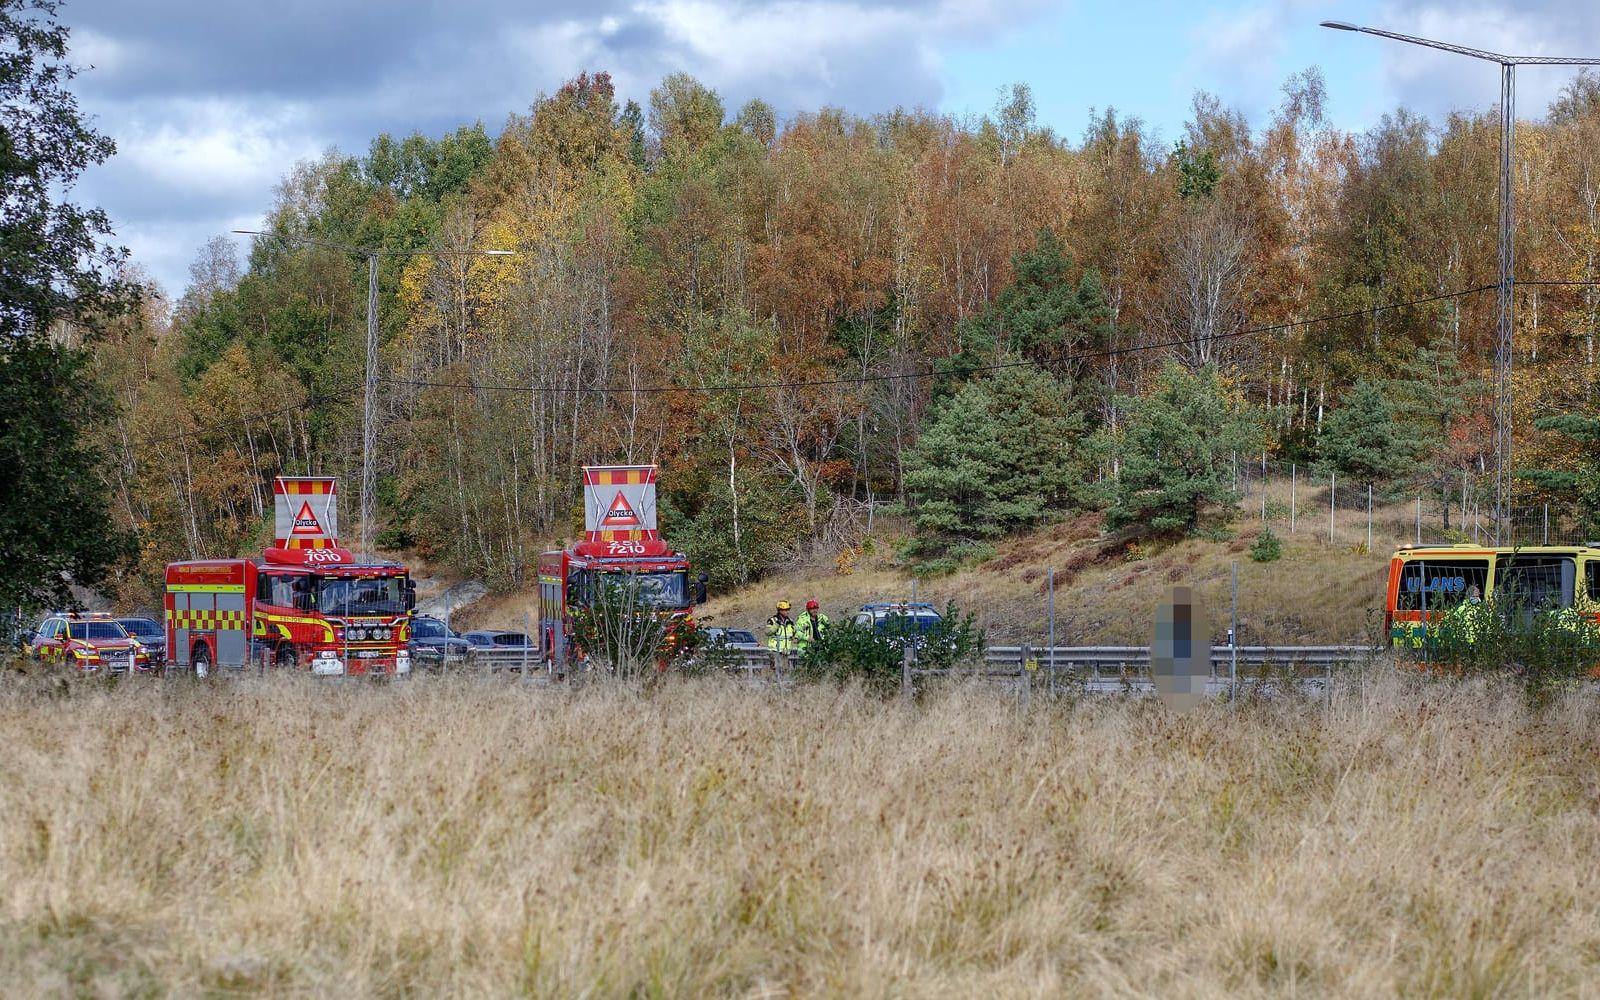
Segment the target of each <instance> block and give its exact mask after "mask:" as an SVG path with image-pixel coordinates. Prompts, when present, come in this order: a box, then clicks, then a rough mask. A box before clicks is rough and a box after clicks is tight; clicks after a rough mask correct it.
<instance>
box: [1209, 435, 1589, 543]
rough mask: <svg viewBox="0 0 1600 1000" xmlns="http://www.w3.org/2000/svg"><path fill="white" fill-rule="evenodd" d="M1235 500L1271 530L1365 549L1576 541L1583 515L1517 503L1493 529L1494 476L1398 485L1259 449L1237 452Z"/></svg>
mask: <svg viewBox="0 0 1600 1000" xmlns="http://www.w3.org/2000/svg"><path fill="white" fill-rule="evenodd" d="M1232 465H1233V468H1232V477H1233V483H1234V490H1235V492H1237V493H1238V495H1239V498H1240V499H1239V505H1240V508H1241V509H1242V510H1244V511H1245V512H1246V513H1247V514H1252V515H1254V516H1255V517H1257V518H1259V519H1260V520H1261V521H1262V522H1263V523H1265V524H1268V525H1270V526H1271V527H1272V528H1273V529H1274V530H1275V531H1280V532H1287V533H1290V534H1295V535H1302V534H1310V535H1311V536H1313V537H1319V538H1321V539H1323V540H1324V541H1325V542H1326V543H1327V544H1329V545H1360V546H1365V547H1366V548H1367V549H1368V550H1369V551H1372V550H1377V549H1382V548H1389V547H1394V546H1396V545H1448V544H1455V543H1472V544H1478V545H1577V544H1581V543H1584V542H1587V541H1590V540H1591V539H1589V538H1587V537H1585V535H1586V532H1585V530H1584V524H1583V519H1582V518H1581V517H1579V515H1578V513H1577V512H1576V511H1575V510H1574V509H1572V508H1570V507H1567V506H1564V505H1554V504H1535V505H1519V506H1515V507H1513V508H1511V510H1510V511H1509V512H1508V517H1507V522H1506V524H1505V525H1503V526H1502V527H1501V530H1500V531H1499V532H1496V530H1495V527H1496V526H1495V518H1494V498H1493V492H1492V490H1493V486H1492V482H1490V481H1487V477H1477V476H1474V475H1472V474H1471V473H1470V472H1469V471H1466V470H1459V471H1457V472H1455V473H1450V474H1441V475H1438V476H1436V477H1434V478H1432V480H1431V481H1428V482H1425V483H1422V484H1418V483H1416V482H1412V483H1409V484H1400V485H1396V484H1393V483H1382V482H1362V481H1359V480H1356V481H1352V480H1351V479H1350V478H1349V477H1346V476H1340V475H1338V473H1336V472H1329V471H1323V470H1319V469H1317V468H1315V467H1308V466H1305V465H1301V464H1300V463H1297V462H1278V461H1273V460H1271V459H1269V458H1268V457H1267V456H1265V455H1257V456H1250V457H1246V456H1235V457H1234V458H1233V460H1232Z"/></svg>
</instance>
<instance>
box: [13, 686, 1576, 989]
mask: <svg viewBox="0 0 1600 1000" xmlns="http://www.w3.org/2000/svg"><path fill="white" fill-rule="evenodd" d="M1521 706H1522V702H1521V701H1520V700H1519V699H1518V698H1517V697H1516V695H1515V694H1503V695H1496V694H1494V693H1492V692H1486V691H1484V690H1483V689H1480V688H1477V687H1468V686H1460V687H1447V686H1440V685H1426V686H1425V685H1423V683H1422V682H1421V681H1420V680H1419V679H1417V678H1415V677H1412V678H1409V679H1401V678H1395V677H1392V676H1386V677H1376V678H1373V679H1371V680H1370V681H1369V683H1368V684H1367V685H1366V686H1365V687H1362V688H1352V689H1349V690H1341V691H1339V692H1338V693H1337V694H1336V696H1335V698H1334V700H1333V702H1332V705H1331V706H1329V707H1324V706H1323V705H1322V704H1321V703H1320V702H1318V703H1305V702H1296V701H1283V702H1279V703H1276V704H1271V705H1249V704H1246V705H1242V706H1239V707H1237V708H1236V709H1232V710H1230V708H1229V707H1228V706H1226V705H1221V704H1218V705H1212V706H1208V707H1205V708H1202V709H1200V710H1198V711H1197V712H1196V713H1194V714H1192V715H1190V716H1186V717H1173V716H1170V715H1167V714H1166V713H1164V712H1163V711H1161V710H1160V709H1159V707H1158V706H1155V705H1153V704H1149V703H1138V702H1131V701H1127V700H1122V699H1106V700H1097V701H1093V702H1086V703H1083V704H1071V703H1059V704H1050V705H1047V704H1044V703H1043V702H1042V700H1036V701H1035V703H1034V705H1033V707H1032V708H1031V709H1028V710H1021V709H1019V708H1018V707H1017V705H1016V704H1015V703H1014V702H1013V701H1011V700H1009V699H1007V698H1005V697H1003V696H1001V695H998V694H996V693H994V692H989V691H985V690H965V689H958V690H954V691H950V692H946V693H944V694H936V695H935V696H933V697H931V698H930V699H929V700H928V702H927V703H925V704H922V705H918V706H915V707H910V708H908V707H905V706H903V705H900V704H898V703H882V702H877V701H874V700H871V699H868V698H864V697H862V696H860V695H859V694H857V693H851V692H840V691H838V690H837V689H834V688H831V687H813V688H801V689H799V690H797V691H795V692H792V693H790V694H786V695H784V696H781V697H775V696H772V695H770V694H768V693H764V692H760V691H753V690H750V689H747V688H741V687H739V686H738V685H737V684H736V683H734V682H731V681H725V680H723V679H708V680H704V681H692V682H679V683H669V684H667V685H665V686H664V687H663V688H661V689H660V690H658V691H656V692H655V693H653V694H650V695H640V694H638V693H636V692H633V691H630V690H626V689H619V688H607V687H602V688H590V689H587V690H577V691H570V690H547V689H540V688H534V687H527V686H522V685H519V684H516V683H511V684H508V685H501V684H496V683H483V682H477V681H472V680H468V679H462V678H419V679H417V680H416V681H414V682H411V683H408V684H402V685H395V686H393V687H372V686H367V685H331V686H330V685H323V684H315V683H311V682H309V681H308V680H307V679H305V678H295V677H274V678H269V679H268V680H267V681H265V682H263V681H255V680H251V681H245V682H240V683H237V684H223V685H211V686H205V685H198V686H197V685H194V684H191V683H187V682H182V681H172V682H167V683H135V684H129V685H122V686H120V687H106V686H104V685H100V684H92V683H90V684H84V683H72V684H57V683H46V682H45V681H43V680H40V679H38V678H36V677H34V676H30V675H22V674H19V673H17V672H15V671H10V670H8V671H6V672H5V673H3V674H0V740H3V742H4V744H5V746H6V753H5V754H4V755H0V982H4V983H6V984H7V987H8V992H11V993H14V994H16V995H23V996H34V995H68V994H76V995H159V994H168V993H170V994H176V995H189V996H192V995H200V994H208V993H209V994H221V993H236V992H258V991H259V992H269V993H276V994H285V995H290V994H293V995H300V994H316V995H329V994H336V995H341V996H350V997H357V996H371V995H424V996H430V995H432V996H438V995H489V996H507V995H513V994H520V993H526V994H532V995H537V996H572V995H597V996H616V995H668V996H708V995H711V996H715V995H763V996H777V995H819V994H820V995H846V996H885V995H906V996H951V997H955V996H963V997H964V996H973V995H991V996H992V995H999V996H1015V995H1039V994H1061V993H1066V994H1100V995H1104V994H1127V993H1147V994H1148V993H1154V994H1161V995H1184V996H1220V995H1229V996H1238V995H1245V996H1253V995H1266V994H1281V993H1286V992H1288V993H1293V992H1301V993H1305V994H1307V995H1333V994H1337V995H1365V996H1376V995H1395V994H1406V995H1424V996H1434V995H1438V996H1462V995H1475V996H1491V995H1492V996H1517V995H1549V994H1582V993H1583V992H1584V991H1585V990H1587V989H1588V988H1589V987H1588V986H1587V985H1586V984H1592V983H1594V982H1595V981H1596V979H1597V977H1600V904H1597V902H1596V897H1595V894H1594V893H1593V892H1592V891H1590V890H1589V889H1586V888H1585V887H1586V886H1590V885H1591V884H1592V877H1593V860H1594V858H1595V857H1596V854H1597V852H1600V827H1597V826H1596V824H1595V823H1594V814H1595V810H1596V808H1597V806H1600V796H1597V789H1596V784H1595V778H1594V776H1595V774H1596V773H1597V764H1600V759H1597V758H1600V753H1597V747H1596V743H1595V737H1594V734H1595V733H1596V731H1597V724H1600V717H1597V714H1596V712H1597V709H1596V706H1595V703H1594V701H1593V700H1592V699H1589V698H1574V699H1572V700H1570V701H1567V702H1563V703H1560V704H1558V705H1556V706H1555V707H1554V708H1553V709H1552V710H1550V711H1549V712H1548V713H1546V714H1543V715H1541V716H1539V717H1537V718H1534V717H1530V716H1529V715H1528V714H1527V713H1526V711H1525V710H1524V709H1523V708H1522V707H1521Z"/></svg>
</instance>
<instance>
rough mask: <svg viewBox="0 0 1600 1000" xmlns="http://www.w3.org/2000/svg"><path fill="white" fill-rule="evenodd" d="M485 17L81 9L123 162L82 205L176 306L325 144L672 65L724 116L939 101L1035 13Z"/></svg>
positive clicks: (338, 10) (862, 8)
mask: <svg viewBox="0 0 1600 1000" xmlns="http://www.w3.org/2000/svg"><path fill="white" fill-rule="evenodd" d="M481 2H482V6H481V7H479V8H476V11H475V14H474V16H473V17H471V18H466V17H462V16H460V15H459V13H456V12H453V10H452V5H451V4H449V3H441V2H438V0H388V2H387V3H385V4H382V5H377V4H364V5H350V4H341V3H332V4H329V3H326V2H323V3H320V4H316V3H313V4H309V5H306V6H305V9H304V10H301V11H299V12H298V14H297V18H298V17H302V16H303V17H305V18H309V20H308V21H307V22H306V23H305V24H301V23H298V21H297V19H290V18H287V17H285V16H281V15H275V14H273V13H272V12H271V10H270V8H263V7H262V5H259V4H238V5H234V4H230V3H226V2H224V3H216V2H215V0H212V2H210V3H199V2H196V0H141V3H140V4H139V5H132V4H128V3H127V0H80V2H75V3H74V4H72V5H71V7H70V8H66V9H64V10H65V13H66V16H67V18H68V19H69V20H68V23H69V25H71V27H72V28H73V36H72V40H73V58H74V60H75V61H76V62H78V63H80V64H88V63H92V64H94V65H95V67H96V68H95V69H94V70H92V71H88V72H85V73H84V74H83V76H82V77H80V78H79V81H78V82H79V86H78V91H79V93H80V95H81V97H82V103H83V107H84V109H85V110H86V111H88V112H89V113H91V114H92V115H94V116H95V118H96V121H97V124H98V127H100V128H101V129H102V130H103V131H105V132H106V133H107V134H109V135H111V136H112V137H113V138H114V139H116V140H117V143H118V146H119V150H120V151H119V153H118V155H117V156H116V157H115V158H114V159H113V160H112V161H111V162H110V163H109V164H107V165H105V166H102V167H97V168H94V169H92V170H90V171H89V172H88V173H87V174H86V175H85V177H84V181H83V183H82V185H81V186H80V189H79V192H78V194H79V196H80V197H81V198H83V199H84V200H86V201H93V202H94V203H97V204H100V205H102V206H103V207H105V208H106V209H107V211H108V212H109V213H110V214H111V217H112V219H113V221H114V222H115V223H117V225H118V232H119V236H120V238H121V239H122V241H123V242H125V243H126V244H127V245H128V246H129V247H130V249H131V250H132V251H133V252H134V256H135V259H136V260H138V261H140V262H142V263H143V264H144V265H145V266H146V267H148V268H149V269H150V270H151V271H152V272H153V274H154V275H155V276H156V278H157V279H158V280H159V281H160V282H161V283H162V284H163V285H165V286H166V287H167V288H168V290H169V291H170V292H172V294H173V295H174V296H176V295H177V294H179V293H181V291H182V287H183V285H184V283H185V282H186V280H187V263H188V259H189V258H190V257H191V256H192V255H193V254H194V252H196V251H197V250H199V248H200V247H201V246H202V245H203V244H204V243H205V241H206V240H207V239H208V238H209V237H211V236H213V235H216V234H217V233H221V232H224V231H226V230H227V229H228V228H230V227H232V226H235V225H237V224H238V222H239V220H240V219H241V218H250V219H253V218H256V217H259V216H260V215H261V214H263V213H264V212H265V211H266V210H267V209H268V208H269V207H270V205H271V201H272V191H273V187H274V186H275V185H276V184H277V182H278V181H279V180H280V179H281V178H282V177H283V176H284V175H285V174H286V173H287V172H288V171H289V170H290V169H291V168H292V167H293V165H294V164H295V162H296V161H298V160H301V159H305V158H310V157H315V156H317V155H320V153H321V152H322V151H323V150H325V149H327V148H329V147H338V148H340V149H342V150H344V151H346V152H352V153H360V152H362V151H364V150H365V149H366V147H367V144H368V142H370V140H371V139H372V138H373V136H375V135H376V134H377V133H379V132H381V131H397V132H402V133H405V132H410V131H412V130H421V131H424V132H427V133H430V134H438V133H439V132H441V131H443V130H445V129H449V128H454V127H456V126H458V125H462V124H470V123H471V122H473V121H483V122H484V123H485V124H486V125H487V126H488V127H489V128H490V129H495V128H497V127H498V126H499V125H500V123H501V122H502V121H504V119H505V116H506V114H507V113H509V112H511V111H520V110H525V109H526V108H527V107H528V106H529V104H530V102H531V101H532V100H533V99H534V97H535V95H537V94H538V93H540V92H550V91H552V90H554V89H555V88H557V87H559V86H560V85H561V83H562V82H563V81H564V80H566V79H569V78H571V77H572V76H573V75H574V74H576V73H577V72H578V71H580V70H604V71H608V72H610V73H611V74H612V78H613V80H614V81H615V82H616V84H617V88H618V92H619V95H621V96H622V97H632V98H634V99H637V100H640V101H641V102H642V101H643V100H644V99H645V98H646V97H647V96H648V93H649V90H650V88H651V87H652V86H654V85H655V84H656V83H657V82H658V81H659V80H660V79H661V77H662V76H664V75H665V74H667V73H669V72H674V71H678V70H684V71H687V72H690V73H693V74H694V75H695V76H697V77H699V78H700V79H701V80H702V81H703V82H704V83H706V84H707V85H708V86H711V87H713V88H715V89H716V90H717V91H718V92H719V93H720V94H721V95H722V96H723V98H724V101H725V103H726V105H727V106H728V107H729V109H730V111H731V110H732V109H734V108H737V107H738V106H739V104H740V103H742V102H743V101H744V100H746V99H748V98H750V97H755V96H760V97H763V98H766V99H767V100H768V101H770V102H771V103H773V104H774V105H775V106H777V108H778V109H779V110H780V112H788V111H794V110H800V109H812V108H816V107H818V106H820V105H823V104H830V105H836V106H843V107H846V108H849V109H850V110H853V111H857V112H861V113H872V112H876V111H881V110H888V109H890V108H893V107H895V106H897V105H918V104H921V105H926V106H936V105H937V103H938V101H939V99H940V97H941V96H942V83H941V81H940V77H939V55H940V52H941V51H942V50H944V49H945V48H947V47H949V46H953V45H969V44H973V43H975V42H979V41H981V40H982V39H984V38H989V37H993V36H994V34H995V33H996V32H998V31H1000V30H1002V29H1015V28H1016V27H1017V26H1018V25H1019V24H1021V23H1024V22H1025V21H1026V19H1027V18H1029V17H1031V16H1032V15H1033V14H1034V13H1035V12H1036V11H1037V9H1038V8H1039V7H1040V6H1041V5H1042V4H1043V3H1044V2H1045V0H1016V2H1013V3H1011V4H1000V3H998V0H977V2H974V3H962V2H960V0H664V2H661V3H648V2H642V0H544V2H541V3H536V4H528V3H526V2H525V0H481ZM146 5H148V6H146ZM136 6H137V7H140V8H141V9H140V10H135V9H133V8H134V7H136ZM380 7H381V9H379V8H380ZM185 244H187V251H186V252H185V250H184V245H185Z"/></svg>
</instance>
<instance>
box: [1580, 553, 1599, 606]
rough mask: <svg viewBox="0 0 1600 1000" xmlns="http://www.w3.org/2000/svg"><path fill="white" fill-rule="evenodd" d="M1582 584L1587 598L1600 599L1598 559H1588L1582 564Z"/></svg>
mask: <svg viewBox="0 0 1600 1000" xmlns="http://www.w3.org/2000/svg"><path fill="white" fill-rule="evenodd" d="M1583 585H1584V586H1583V589H1584V592H1585V593H1586V594H1588V595H1589V600H1591V601H1600V559H1590V560H1589V561H1588V562H1586V563H1584V564H1583Z"/></svg>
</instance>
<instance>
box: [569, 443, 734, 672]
mask: <svg viewBox="0 0 1600 1000" xmlns="http://www.w3.org/2000/svg"><path fill="white" fill-rule="evenodd" d="M656 476H657V469H656V467H655V466H653V465H607V466H585V467H584V470H583V494H584V538H583V541H581V542H577V543H576V544H573V545H570V546H568V547H567V548H565V549H558V550H555V551H552V552H546V553H544V555H542V556H541V557H540V559H539V642H540V646H541V648H542V650H543V652H544V659H545V661H546V662H549V663H552V664H554V665H557V666H558V667H559V666H564V665H565V664H567V663H568V662H570V661H572V660H573V659H576V658H579V657H581V656H582V655H583V652H582V650H579V649H577V648H575V644H574V642H573V636H572V612H573V611H574V610H575V609H579V608H585V607H591V606H593V602H594V600H595V599H596V597H597V596H598V595H599V594H601V593H602V592H603V590H602V588H604V587H605V586H606V585H607V584H608V583H625V585H626V586H627V587H628V588H630V590H632V592H633V593H634V594H635V595H636V599H637V600H640V601H642V602H646V603H648V604H651V605H653V606H654V607H656V608H657V609H658V610H659V611H660V613H661V614H664V615H669V616H671V617H672V618H674V619H678V620H681V621H683V622H684V623H685V624H689V625H692V622H691V621H690V615H689V612H690V609H691V608H692V607H693V606H694V604H695V602H696V601H697V600H704V599H705V578H704V576H702V577H701V578H700V579H699V580H696V581H692V582H691V580H690V579H689V557H688V556H686V555H684V554H683V553H681V552H674V551H672V549H671V548H670V547H668V545H667V543H666V542H664V541H663V540H662V539H661V533H660V531H659V529H658V528H657V526H656Z"/></svg>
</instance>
